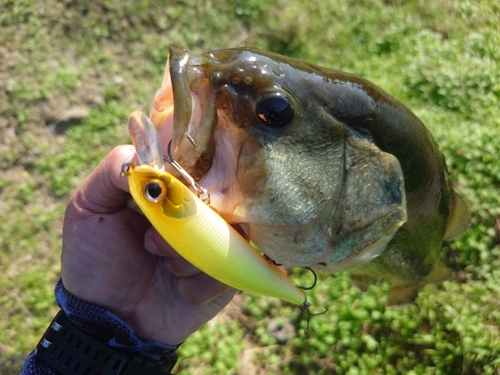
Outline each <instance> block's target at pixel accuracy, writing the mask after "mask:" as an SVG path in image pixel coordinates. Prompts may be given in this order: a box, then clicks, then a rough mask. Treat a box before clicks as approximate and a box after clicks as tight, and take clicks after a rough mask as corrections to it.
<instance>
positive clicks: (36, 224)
mask: <svg viewBox="0 0 500 375" xmlns="http://www.w3.org/2000/svg"><path fill="white" fill-rule="evenodd" d="M0 7H1V8H2V11H1V12H0V155H1V157H0V165H1V168H2V173H1V175H0V290H1V293H0V306H1V308H0V357H2V356H3V357H10V356H17V355H23V354H27V353H28V352H29V351H30V350H31V349H32V348H33V347H34V345H35V343H36V341H37V339H38V337H39V336H40V335H41V333H42V332H43V330H44V327H45V325H46V324H47V323H48V321H49V319H50V318H51V317H52V316H53V314H54V313H55V310H56V308H55V306H54V302H53V296H52V288H53V285H54V283H55V280H56V279H57V277H58V274H59V252H60V247H61V244H60V236H61V227H62V226H61V222H62V216H63V213H64V207H65V203H66V201H67V199H68V197H69V195H70V194H71V192H72V191H73V190H74V189H75V187H76V186H78V184H79V183H80V182H81V180H82V179H83V178H84V177H85V176H86V175H87V174H88V173H89V171H90V170H92V168H93V167H94V166H95V165H96V164H97V163H98V162H99V160H100V159H101V158H102V157H103V156H104V155H105V154H106V153H107V152H108V151H109V150H111V148H112V147H113V146H115V145H117V144H121V143H129V137H128V135H127V131H126V125H125V122H126V118H127V116H128V114H129V113H130V112H132V111H133V110H138V109H139V110H145V111H147V110H148V107H149V106H150V104H151V102H152V99H153V95H154V92H155V90H156V89H157V88H158V87H159V84H160V82H161V77H162V73H163V66H164V64H165V60H166V57H167V50H168V45H169V44H171V43H180V44H183V45H185V46H186V47H188V48H189V49H190V50H191V51H192V52H195V53H196V52H200V51H202V50H203V49H217V48H225V47H231V46H239V45H251V46H255V47H259V48H264V49H269V50H272V51H274V52H278V53H282V54H285V55H288V56H292V57H297V58H301V59H305V60H308V61H311V62H314V63H317V64H321V65H325V66H330V67H333V68H337V69H342V70H345V71H349V72H352V73H355V74H358V75H360V76H363V77H366V78H368V79H370V80H372V81H373V82H375V83H376V84H378V85H379V86H381V87H383V88H384V89H385V90H386V91H388V92H390V93H391V94H392V95H394V96H396V97H397V98H398V99H400V100H401V101H402V102H403V103H405V104H406V105H408V106H409V107H410V108H412V109H413V110H414V111H415V113H416V114H417V115H418V116H419V117H421V118H422V119H423V120H424V122H425V123H426V124H427V125H428V127H429V129H430V130H431V132H432V133H433V134H434V136H435V138H436V140H437V141H438V143H439V145H440V147H441V150H442V151H443V153H444V154H445V156H446V159H447V163H448V165H449V167H450V170H451V171H452V175H453V180H454V182H455V184H456V186H457V190H458V191H459V192H460V194H461V195H462V196H463V197H464V199H465V200H466V201H467V203H468V204H469V205H470V207H471V211H472V215H473V219H472V225H471V228H470V229H469V231H468V232H467V234H466V235H464V236H463V237H461V238H459V239H457V240H456V241H454V242H451V243H450V244H447V245H446V247H445V251H444V254H445V255H444V256H445V257H446V261H447V263H448V264H449V265H450V266H451V267H452V268H453V269H454V270H455V271H457V278H456V279H455V280H453V281H449V282H446V283H444V284H442V285H435V286H428V287H426V288H425V289H424V290H423V291H422V292H421V293H420V295H419V297H418V299H417V301H416V302H415V303H414V304H411V305H407V306H403V307H398V308H387V307H385V305H384V302H385V299H386V295H387V291H388V287H389V285H388V283H382V284H381V285H377V286H373V287H371V288H370V290H369V291H368V293H366V294H364V293H361V292H359V291H357V290H356V289H354V288H352V287H351V284H350V281H349V278H348V276H347V275H346V274H338V275H321V277H320V283H319V285H318V286H317V288H315V289H314V290H313V291H312V292H311V293H310V295H311V300H313V301H316V303H315V308H317V309H319V310H321V306H328V308H329V311H328V312H327V313H326V314H324V315H321V316H316V317H314V318H313V319H312V320H311V327H310V333H309V335H308V336H306V335H305V334H304V329H305V326H306V321H305V319H304V316H303V314H302V313H301V312H300V310H298V309H296V308H294V307H292V306H289V305H287V304H285V303H282V302H280V301H277V300H272V299H269V298H259V297H257V296H244V297H240V298H239V299H237V303H236V304H235V305H234V306H233V308H232V310H228V311H227V312H225V313H224V314H222V315H221V316H220V317H219V318H217V319H216V320H215V321H214V322H211V323H210V324H208V325H207V326H205V327H203V328H202V329H201V330H200V331H199V332H198V333H196V334H195V335H193V336H192V337H190V338H189V339H188V340H187V341H186V343H184V344H183V345H182V347H181V349H180V351H179V354H180V357H181V361H180V364H179V365H178V368H177V373H179V374H192V373H197V374H236V373H238V371H240V373H251V371H255V373H267V374H290V373H292V374H305V373H311V374H350V375H354V374H500V360H499V358H500V261H499V259H500V246H499V243H500V235H499V230H498V225H499V221H500V162H499V155H500V138H499V137H498V134H500V110H499V107H500V64H499V61H500V49H499V48H498V46H499V45H500V26H499V25H500V23H499V16H500V6H499V5H498V2H497V1H495V0H485V1H472V0H456V1H448V0H438V1H430V0H410V1H402V0H401V1H399V0H362V1H359V0H326V1H325V0H323V1H320V0H310V1H295V0H288V1H285V0H278V1H271V0H247V1H242V0H241V1H240V0H238V1H212V2H210V1H196V0H190V1H189V0H188V1H182V2H181V1H166V0H165V1H147V0H143V1H132V0H127V1H116V0H101V1H94V2H84V1H80V0H76V1H66V2H61V1H56V0H49V1H45V2H38V1H36V0H3V1H2V3H1V5H0ZM75 105H84V106H87V107H88V108H90V112H89V114H88V116H87V117H85V118H84V119H82V121H81V122H80V123H79V124H76V125H73V126H70V127H69V128H68V130H67V131H65V132H64V133H63V134H54V133H53V132H52V131H51V129H52V126H53V125H52V124H53V123H54V122H55V121H56V120H57V119H58V116H60V113H61V112H63V111H64V110H66V109H68V108H70V107H72V106H75ZM307 278H308V276H307V275H303V274H302V272H300V271H296V272H294V279H296V280H298V281H299V282H300V281H303V280H304V283H307V281H306V280H305V279H307ZM273 319H278V321H279V322H280V323H281V324H286V323H290V324H292V325H293V326H294V327H295V329H296V334H295V337H293V338H292V339H291V340H289V341H288V342H287V343H286V344H279V343H278V342H277V341H276V339H274V338H273V336H272V335H270V334H269V333H268V332H267V328H268V325H269V323H270V322H271V321H272V320H273ZM0 373H5V374H7V370H6V367H5V366H3V365H2V359H1V358H0Z"/></svg>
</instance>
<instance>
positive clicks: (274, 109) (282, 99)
mask: <svg viewBox="0 0 500 375" xmlns="http://www.w3.org/2000/svg"><path fill="white" fill-rule="evenodd" d="M255 113H256V115H257V117H258V118H259V120H260V121H262V122H263V123H264V124H266V125H268V126H271V127H273V128H282V127H284V126H286V125H288V124H289V123H290V122H292V120H293V108H292V106H291V104H290V102H289V101H288V99H287V97H286V96H285V95H284V94H282V93H280V92H271V93H266V94H264V95H262V96H261V97H260V98H259V99H257V104H256V105H255Z"/></svg>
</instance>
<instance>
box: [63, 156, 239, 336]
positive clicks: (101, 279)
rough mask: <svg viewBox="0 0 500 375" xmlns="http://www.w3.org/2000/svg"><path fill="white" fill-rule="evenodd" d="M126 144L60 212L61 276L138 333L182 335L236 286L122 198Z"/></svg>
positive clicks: (219, 306)
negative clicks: (178, 247) (205, 268)
mask: <svg viewBox="0 0 500 375" xmlns="http://www.w3.org/2000/svg"><path fill="white" fill-rule="evenodd" d="M133 155H134V148H133V147H132V146H119V147H117V148H115V149H114V150H113V151H111V152H110V153H109V154H108V155H107V156H106V158H105V159H104V160H103V161H102V162H101V163H100V164H99V166H98V167H97V168H96V169H95V170H94V171H93V172H92V173H91V174H90V175H89V176H88V177H87V179H86V180H85V181H84V182H83V183H82V184H81V185H80V186H79V187H78V189H77V190H76V191H75V193H74V194H73V195H72V197H71V199H70V201H69V204H68V207H67V210H66V215H65V219H64V229H63V252H62V280H63V284H64V286H65V288H66V289H67V290H68V291H69V292H70V293H72V294H73V295H75V296H77V297H79V298H81V299H83V300H85V301H87V302H90V303H92V304H95V305H98V306H101V307H103V308H105V309H107V310H109V311H111V312H112V313H114V314H115V315H117V316H118V317H119V318H121V319H122V320H124V321H125V322H126V323H127V324H128V325H129V326H130V327H132V329H134V330H135V331H136V333H137V334H138V335H139V336H141V337H143V338H150V339H153V340H156V341H158V342H161V343H164V344H167V345H176V344H179V343H181V342H182V341H184V340H185V339H186V338H187V337H188V336H189V335H191V334H192V333H193V332H195V331H196V330H197V329H198V328H199V327H200V326H201V325H202V324H204V323H206V322H207V321H208V320H209V319H211V318H212V317H214V316H215V315H216V314H217V313H218V312H219V311H220V310H221V309H222V308H223V307H224V306H225V305H226V304H227V303H228V302H229V301H230V300H231V298H232V297H233V295H234V293H235V290H234V289H231V288H230V287H228V286H227V285H224V284H222V283H220V282H218V281H216V280H215V279H213V278H211V277H210V276H208V275H206V274H204V273H202V272H201V271H199V270H198V269H197V268H195V267H194V266H193V265H191V264H190V263H188V262H187V261H186V260H184V259H183V258H181V257H180V256H179V255H178V254H177V253H176V252H175V251H174V250H173V249H172V248H171V247H170V246H169V245H168V244H167V243H166V242H165V241H164V240H163V239H162V238H161V236H160V235H159V234H158V232H156V230H155V229H154V228H153V227H152V226H151V224H150V223H149V222H148V220H147V219H146V218H145V217H144V216H142V215H141V214H139V213H137V212H135V211H134V210H132V209H130V208H129V207H128V206H127V201H128V200H129V199H130V195H128V194H127V193H128V181H127V179H126V178H120V177H119V174H120V170H121V165H122V164H123V163H124V162H125V161H130V160H131V159H132V157H133Z"/></svg>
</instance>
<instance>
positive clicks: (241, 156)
mask: <svg viewBox="0 0 500 375" xmlns="http://www.w3.org/2000/svg"><path fill="white" fill-rule="evenodd" d="M267 179H268V171H267V168H266V157H265V153H264V152H263V147H262V145H261V143H260V142H259V141H258V140H256V139H254V138H251V137H248V138H246V139H245V140H244V141H243V142H242V144H241V147H240V150H239V153H238V160H237V165H236V184H237V185H238V187H239V191H240V194H241V195H242V196H243V197H245V199H248V198H251V199H252V200H253V199H256V198H257V199H258V198H259V197H260V196H261V195H262V194H263V191H264V189H265V186H266V184H267Z"/></svg>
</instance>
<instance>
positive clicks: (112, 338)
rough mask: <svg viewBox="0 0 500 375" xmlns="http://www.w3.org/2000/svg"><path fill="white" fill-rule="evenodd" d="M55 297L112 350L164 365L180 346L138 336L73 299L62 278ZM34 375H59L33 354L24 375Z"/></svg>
mask: <svg viewBox="0 0 500 375" xmlns="http://www.w3.org/2000/svg"><path fill="white" fill-rule="evenodd" d="M55 296H56V302H57V304H58V305H59V307H60V308H61V310H63V311H64V313H65V314H66V315H67V316H68V318H69V320H70V321H71V323H73V324H74V325H75V326H77V327H78V328H80V329H81V330H82V331H84V332H85V333H87V334H88V335H89V336H91V337H93V338H94V339H96V340H97V341H100V342H102V343H105V344H106V345H108V346H110V347H112V348H116V349H120V350H123V351H124V352H129V353H135V354H137V355H139V356H140V357H143V358H148V359H149V360H152V361H155V362H157V363H162V362H164V361H166V360H167V359H168V358H171V357H172V354H173V353H174V352H175V350H176V349H177V347H178V346H169V345H164V344H161V343H159V342H156V341H154V340H150V339H143V338H141V337H139V336H138V335H137V334H136V333H135V332H134V331H133V330H132V329H131V328H130V327H129V326H128V325H127V324H126V323H125V322H124V321H123V320H121V319H120V318H118V317H117V316H116V315H114V314H112V313H110V312H109V311H107V310H105V309H103V308H101V307H98V306H95V305H92V304H89V303H87V302H85V301H83V300H81V299H79V298H77V297H75V296H73V295H72V294H71V293H69V292H68V291H67V290H66V289H65V288H64V286H63V283H62V280H61V279H59V281H58V282H57V284H56V288H55ZM35 374H36V375H59V373H58V372H56V371H54V370H53V369H51V368H48V366H47V365H46V364H45V363H43V362H41V361H40V360H39V359H38V358H37V357H36V356H35V355H34V352H32V353H31V354H30V356H29V357H28V359H27V360H26V362H25V365H24V369H23V371H22V373H21V375H35Z"/></svg>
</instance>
